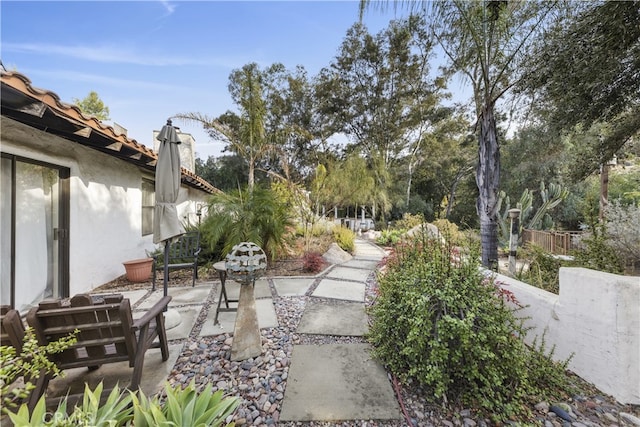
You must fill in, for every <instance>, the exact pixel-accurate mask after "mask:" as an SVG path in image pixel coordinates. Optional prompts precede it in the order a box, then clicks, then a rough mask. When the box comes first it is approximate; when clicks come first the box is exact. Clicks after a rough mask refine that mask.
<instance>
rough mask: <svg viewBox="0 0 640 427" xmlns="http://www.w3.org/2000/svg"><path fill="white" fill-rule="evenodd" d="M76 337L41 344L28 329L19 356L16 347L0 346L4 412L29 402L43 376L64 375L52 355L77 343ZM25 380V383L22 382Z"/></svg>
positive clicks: (1, 389) (31, 330) (0, 381)
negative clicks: (36, 383)
mask: <svg viewBox="0 0 640 427" xmlns="http://www.w3.org/2000/svg"><path fill="white" fill-rule="evenodd" d="M76 341H77V340H76V337H75V334H70V335H69V336H68V337H66V338H61V339H59V340H58V341H55V342H51V343H48V344H47V345H46V346H41V345H39V344H38V340H37V339H36V337H35V334H34V332H33V328H31V327H28V328H26V330H25V334H24V338H23V343H22V350H21V351H20V353H16V349H15V347H12V346H4V345H3V346H0V384H1V388H0V391H1V396H2V405H1V406H2V412H6V411H7V410H8V409H9V408H14V407H16V406H17V405H18V403H19V402H20V401H22V400H23V399H26V398H27V397H28V396H29V393H30V392H31V391H32V390H33V389H34V388H35V386H34V384H33V383H34V382H35V381H36V380H37V379H38V378H39V377H40V375H44V374H46V375H51V376H52V377H54V378H55V377H56V376H58V375H61V372H60V370H59V369H58V367H57V366H56V364H55V363H53V362H52V361H51V360H50V359H49V355H50V354H55V353H61V352H63V351H64V350H66V349H68V348H69V347H71V346H72V345H73V344H74V343H76ZM20 378H22V381H18V380H19V379H20Z"/></svg>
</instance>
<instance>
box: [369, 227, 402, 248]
mask: <svg viewBox="0 0 640 427" xmlns="http://www.w3.org/2000/svg"><path fill="white" fill-rule="evenodd" d="M403 233H404V232H403V231H402V230H396V229H393V230H382V231H381V232H380V237H378V238H376V243H377V244H379V245H383V246H387V245H395V244H396V243H398V242H399V241H400V239H401V238H402V234H403Z"/></svg>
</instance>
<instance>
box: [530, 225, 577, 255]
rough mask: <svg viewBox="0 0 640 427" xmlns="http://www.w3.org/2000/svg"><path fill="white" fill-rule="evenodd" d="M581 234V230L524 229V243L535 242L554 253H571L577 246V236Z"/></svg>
mask: <svg viewBox="0 0 640 427" xmlns="http://www.w3.org/2000/svg"><path fill="white" fill-rule="evenodd" d="M581 234H582V232H581V231H542V230H523V232H522V244H523V245H526V244H535V245H538V246H540V247H542V248H543V249H544V250H545V251H547V252H551V253H552V254H556V255H569V253H570V252H571V251H572V250H574V249H576V248H577V245H576V241H575V240H576V239H575V237H577V236H579V235H581Z"/></svg>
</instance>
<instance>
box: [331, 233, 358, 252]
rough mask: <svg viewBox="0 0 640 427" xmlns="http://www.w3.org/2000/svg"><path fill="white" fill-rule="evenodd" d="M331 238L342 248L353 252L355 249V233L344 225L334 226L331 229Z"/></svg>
mask: <svg viewBox="0 0 640 427" xmlns="http://www.w3.org/2000/svg"><path fill="white" fill-rule="evenodd" d="M333 238H334V239H335V241H336V243H337V244H338V246H340V248H342V250H344V251H347V252H349V253H351V254H352V253H353V252H354V251H355V249H356V243H355V240H356V233H354V232H353V231H351V230H350V229H348V228H346V227H336V228H335V229H334V230H333Z"/></svg>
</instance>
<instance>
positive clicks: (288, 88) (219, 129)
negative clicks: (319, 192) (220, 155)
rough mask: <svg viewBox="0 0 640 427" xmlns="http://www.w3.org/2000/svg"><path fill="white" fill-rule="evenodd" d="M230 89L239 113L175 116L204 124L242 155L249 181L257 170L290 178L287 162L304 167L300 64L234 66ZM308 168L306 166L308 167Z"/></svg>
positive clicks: (305, 107)
mask: <svg viewBox="0 0 640 427" xmlns="http://www.w3.org/2000/svg"><path fill="white" fill-rule="evenodd" d="M229 93H230V94H231V98H232V100H233V101H234V103H235V104H236V106H237V107H238V112H237V113H236V112H233V111H227V112H225V113H224V114H222V115H220V116H219V117H217V118H211V117H209V116H207V115H204V114H202V113H197V112H196V113H181V114H178V115H176V117H177V118H178V119H182V120H185V121H191V122H195V123H198V124H200V125H202V126H203V127H204V128H205V130H207V132H208V133H209V136H210V137H211V138H214V139H218V140H223V141H225V142H226V143H227V144H228V145H227V149H228V150H229V151H231V152H232V153H235V154H236V155H238V156H240V157H242V158H243V159H245V161H246V162H247V165H248V185H249V187H250V188H251V187H253V185H254V183H255V180H256V172H257V171H259V170H260V169H262V170H264V171H271V172H276V173H277V174H279V175H283V176H286V177H289V176H290V174H291V166H292V165H294V166H304V165H306V166H308V165H309V164H307V163H305V161H304V158H305V156H306V157H307V158H308V157H311V156H309V152H310V151H312V149H311V148H312V147H311V140H312V139H313V138H314V137H313V133H312V132H311V131H309V130H308V129H309V128H310V127H311V112H310V111H311V107H312V100H311V89H310V85H309V82H308V80H307V76H306V72H305V71H304V68H302V67H297V68H296V71H295V72H290V71H288V70H287V69H286V68H285V67H284V65H282V64H279V63H276V64H273V65H271V66H269V67H266V68H264V69H260V67H259V66H258V64H256V63H250V64H247V65H245V66H243V67H242V68H241V69H236V70H233V71H232V72H231V74H230V76H229ZM311 170H312V169H309V172H311Z"/></svg>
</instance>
